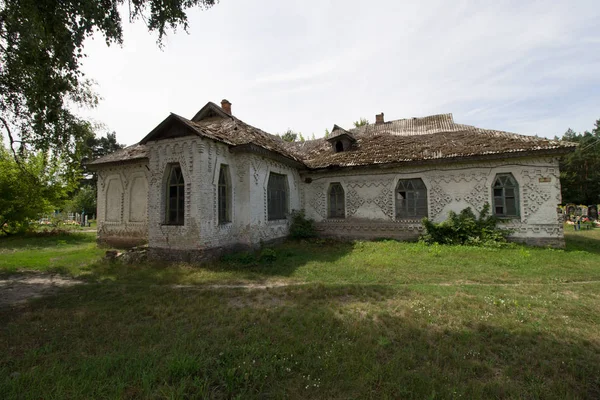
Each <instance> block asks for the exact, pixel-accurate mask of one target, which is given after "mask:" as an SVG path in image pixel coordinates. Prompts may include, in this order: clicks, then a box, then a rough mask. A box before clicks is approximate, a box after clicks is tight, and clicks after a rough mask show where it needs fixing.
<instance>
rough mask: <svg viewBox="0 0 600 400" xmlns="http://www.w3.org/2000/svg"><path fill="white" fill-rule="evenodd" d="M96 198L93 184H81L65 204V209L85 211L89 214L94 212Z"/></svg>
mask: <svg viewBox="0 0 600 400" xmlns="http://www.w3.org/2000/svg"><path fill="white" fill-rule="evenodd" d="M96 198H97V192H96V187H95V186H83V187H82V188H81V189H79V190H78V191H77V193H76V194H75V195H74V196H73V197H72V198H71V200H70V201H69V202H68V203H67V204H66V206H65V209H66V210H68V211H71V212H77V213H81V212H82V211H85V213H86V214H89V215H91V214H96ZM90 218H91V217H90Z"/></svg>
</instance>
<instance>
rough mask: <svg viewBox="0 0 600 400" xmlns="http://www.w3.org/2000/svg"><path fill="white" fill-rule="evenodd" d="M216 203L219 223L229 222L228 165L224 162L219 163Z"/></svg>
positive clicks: (229, 184) (229, 186)
mask: <svg viewBox="0 0 600 400" xmlns="http://www.w3.org/2000/svg"><path fill="white" fill-rule="evenodd" d="M218 205H219V215H218V218H219V224H226V223H227V222H231V179H230V177H229V167H228V166H227V165H225V164H222V165H221V170H220V171H219V188H218Z"/></svg>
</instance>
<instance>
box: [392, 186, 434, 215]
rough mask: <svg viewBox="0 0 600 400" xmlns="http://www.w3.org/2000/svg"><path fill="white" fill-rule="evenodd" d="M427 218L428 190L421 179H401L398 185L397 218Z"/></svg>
mask: <svg viewBox="0 0 600 400" xmlns="http://www.w3.org/2000/svg"><path fill="white" fill-rule="evenodd" d="M426 216H427V188H426V187H425V184H424V183H423V180H422V179H420V178H417V179H401V180H399V181H398V185H396V218H397V219H405V218H411V219H413V218H423V217H426Z"/></svg>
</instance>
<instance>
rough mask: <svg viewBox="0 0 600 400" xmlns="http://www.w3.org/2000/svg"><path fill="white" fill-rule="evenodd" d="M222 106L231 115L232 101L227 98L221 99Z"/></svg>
mask: <svg viewBox="0 0 600 400" xmlns="http://www.w3.org/2000/svg"><path fill="white" fill-rule="evenodd" d="M221 108H222V109H223V110H224V111H225V112H226V113H227V114H229V115H232V114H231V103H230V102H229V100H227V99H223V100H221Z"/></svg>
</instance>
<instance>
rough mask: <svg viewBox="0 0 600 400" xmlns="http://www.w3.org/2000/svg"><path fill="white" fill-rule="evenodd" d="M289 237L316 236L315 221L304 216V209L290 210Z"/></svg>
mask: <svg viewBox="0 0 600 400" xmlns="http://www.w3.org/2000/svg"><path fill="white" fill-rule="evenodd" d="M290 237H291V238H292V239H310V238H315V237H317V230H316V229H315V221H314V220H312V219H310V218H306V216H305V215H304V211H294V212H292V224H291V225H290Z"/></svg>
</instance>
